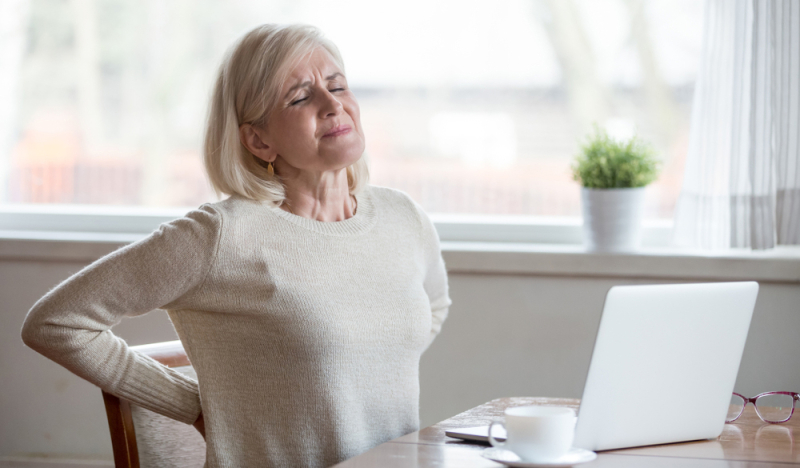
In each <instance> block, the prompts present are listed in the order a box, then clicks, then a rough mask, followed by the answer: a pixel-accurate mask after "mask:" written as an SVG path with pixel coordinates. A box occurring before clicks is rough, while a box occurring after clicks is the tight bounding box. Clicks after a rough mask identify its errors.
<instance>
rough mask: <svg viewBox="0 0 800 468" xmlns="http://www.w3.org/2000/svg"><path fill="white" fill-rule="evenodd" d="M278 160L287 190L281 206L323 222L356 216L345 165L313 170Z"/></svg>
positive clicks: (277, 170) (278, 168)
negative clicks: (306, 169) (324, 169)
mask: <svg viewBox="0 0 800 468" xmlns="http://www.w3.org/2000/svg"><path fill="white" fill-rule="evenodd" d="M276 163H277V164H276V165H275V169H276V172H277V173H278V174H279V175H280V177H281V181H282V182H283V185H284V187H285V189H286V200H285V201H284V202H283V204H282V205H281V209H283V210H285V211H288V212H290V213H292V214H294V215H297V216H301V217H303V218H308V219H313V220H316V221H323V222H334V221H344V220H346V219H348V218H351V217H353V216H354V215H355V210H356V205H355V198H354V197H353V196H352V195H350V187H349V185H348V183H347V170H346V169H345V168H342V169H337V170H334V171H324V172H312V171H302V170H299V169H297V168H294V167H291V166H290V165H288V164H286V163H285V162H283V161H276ZM281 163H283V164H281Z"/></svg>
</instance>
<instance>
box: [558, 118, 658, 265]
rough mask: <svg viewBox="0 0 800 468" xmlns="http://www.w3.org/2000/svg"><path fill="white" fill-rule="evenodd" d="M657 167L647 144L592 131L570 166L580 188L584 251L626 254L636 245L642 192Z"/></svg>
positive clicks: (598, 130)
mask: <svg viewBox="0 0 800 468" xmlns="http://www.w3.org/2000/svg"><path fill="white" fill-rule="evenodd" d="M659 169H660V163H659V161H658V160H657V159H656V157H655V152H654V150H653V149H652V147H651V146H650V145H648V144H647V143H645V142H644V141H642V140H641V139H639V138H638V137H635V136H634V137H633V138H631V139H630V140H627V141H617V140H615V139H613V138H611V137H609V136H608V134H607V133H606V132H605V131H602V130H600V129H598V128H597V127H595V134H594V135H593V136H591V137H589V139H588V141H587V142H586V143H585V144H584V145H582V146H581V152H580V153H579V154H578V155H577V156H576V157H575V161H574V163H573V165H572V176H573V178H574V179H575V180H577V181H578V182H579V183H580V184H581V205H582V209H583V233H584V243H585V245H586V247H587V250H589V251H596V252H630V251H634V250H636V249H637V248H638V247H639V244H640V243H641V237H642V236H641V232H642V230H641V218H642V208H643V205H644V189H645V186H646V185H647V184H649V183H650V182H652V181H654V180H655V179H656V177H657V176H658V172H659Z"/></svg>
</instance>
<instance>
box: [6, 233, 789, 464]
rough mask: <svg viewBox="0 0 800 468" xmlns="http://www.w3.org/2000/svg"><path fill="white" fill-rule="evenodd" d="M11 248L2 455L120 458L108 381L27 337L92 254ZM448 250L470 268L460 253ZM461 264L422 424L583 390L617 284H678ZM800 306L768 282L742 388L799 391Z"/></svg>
mask: <svg viewBox="0 0 800 468" xmlns="http://www.w3.org/2000/svg"><path fill="white" fill-rule="evenodd" d="M0 250H2V249H0ZM0 253H3V255H0V298H1V299H2V301H0V457H3V456H25V455H37V454H38V455H47V456H66V457H81V458H87V457H88V458H92V457H94V458H105V459H111V441H110V438H109V435H108V427H107V424H106V418H105V410H104V408H103V404H102V399H101V396H100V390H99V389H98V388H96V387H94V386H92V385H91V384H89V383H87V382H85V381H83V380H81V379H79V378H78V377H76V376H74V375H72V374H71V373H69V372H68V371H67V370H65V369H63V368H61V367H60V366H58V365H57V364H54V363H52V362H51V361H49V360H47V359H46V358H44V357H42V356H40V355H39V354H37V353H36V352H34V351H32V350H30V349H28V348H26V347H25V346H24V344H23V343H22V340H21V339H20V336H19V330H20V327H21V325H22V321H23V319H24V317H25V314H26V313H27V311H28V310H29V309H30V307H31V306H32V305H33V303H34V302H35V301H36V300H37V299H38V298H39V297H41V296H42V295H43V294H44V293H45V292H47V290H48V289H49V288H51V287H53V286H55V285H56V284H57V283H58V282H59V281H61V280H63V279H65V278H66V277H67V276H69V275H70V274H71V273H73V272H75V271H77V270H79V269H80V268H81V267H82V266H83V265H85V264H87V263H88V260H85V261H74V260H63V258H65V256H64V255H61V256H58V257H54V260H46V259H42V258H38V259H35V258H28V259H24V258H17V259H14V255H13V254H9V250H3V252H0ZM66 257H69V255H67V256H66ZM57 258H61V259H62V260H58V259H57ZM445 259H446V261H447V263H448V265H451V264H452V265H456V266H458V265H459V261H458V259H457V258H450V256H449V254H446V255H445ZM455 270H456V271H455V272H452V273H451V276H450V284H451V296H452V298H453V307H452V308H451V311H450V317H449V318H448V320H447V322H446V323H445V326H444V328H443V331H442V334H441V335H440V336H439V338H438V339H437V341H436V342H435V343H434V344H433V345H432V346H431V348H430V349H429V350H428V352H427V353H426V354H425V355H424V356H423V360H422V368H421V387H422V401H421V406H422V410H421V411H422V414H421V417H422V422H423V425H429V424H432V423H434V422H437V421H439V420H442V419H444V418H446V417H449V416H452V415H454V414H456V413H458V412H461V411H463V410H465V409H468V408H470V407H473V406H475V405H477V404H480V403H484V402H486V401H488V400H491V399H493V398H498V397H505V396H563V397H580V394H581V392H582V389H583V381H584V375H585V372H586V369H587V367H588V363H589V358H590V354H591V350H592V346H593V344H594V335H595V332H596V329H597V325H598V320H599V314H600V310H601V307H602V303H603V299H604V296H605V293H606V291H607V290H608V288H610V287H611V286H613V285H615V284H633V283H656V282H677V281H679V279H676V278H675V277H674V275H670V276H669V278H666V279H658V278H655V277H651V278H649V279H631V278H625V277H624V276H621V275H619V273H618V272H617V273H615V275H616V277H615V278H608V277H606V278H604V277H601V276H592V277H587V276H584V277H578V276H563V274H559V275H557V276H556V275H544V276H543V275H533V274H524V273H516V274H502V273H495V274H473V273H463V272H459V271H465V270H464V269H463V268H458V267H457V268H455ZM798 273H800V271H799V272H798ZM687 276H690V277H692V275H691V273H690V272H687ZM798 305H800V282H797V281H790V282H765V281H762V282H761V290H760V293H759V299H758V302H757V304H756V312H755V315H754V319H753V324H752V327H751V331H750V336H749V338H748V343H747V346H746V349H745V355H744V359H743V362H742V367H741V370H740V374H739V380H738V383H737V389H738V390H739V391H741V392H742V393H744V394H755V393H757V392H760V391H766V390H792V391H798V389H800V374H798V372H796V370H795V369H796V366H797V364H796V358H797V356H800V344H798V340H796V334H797V331H798V330H800V310H798ZM114 331H115V333H117V334H118V335H120V336H121V337H123V338H124V339H125V340H126V341H127V342H128V344H130V345H137V344H144V343H148V342H155V341H164V340H172V339H177V337H176V335H175V333H174V331H173V330H172V327H171V325H170V323H169V321H168V320H167V317H166V314H165V313H163V312H160V311H155V312H151V313H149V314H146V315H144V316H142V317H138V318H132V319H128V320H126V321H124V322H123V323H122V324H120V325H119V326H118V327H117V328H115V330H114Z"/></svg>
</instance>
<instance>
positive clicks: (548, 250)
mask: <svg viewBox="0 0 800 468" xmlns="http://www.w3.org/2000/svg"><path fill="white" fill-rule="evenodd" d="M145 236H146V234H125V233H88V232H57V231H17V230H8V231H0V260H4V261H14V260H17V261H49V262H82V263H89V262H92V261H94V260H97V259H98V258H100V257H102V256H104V255H107V254H108V253H110V252H112V251H114V250H116V249H118V248H120V247H122V246H124V245H126V244H128V243H130V242H134V241H136V240H139V239H141V238H143V237H145ZM442 254H443V256H444V259H445V263H446V265H447V270H448V271H449V272H450V273H456V274H508V275H535V276H571V277H616V278H653V279H656V278H658V279H675V280H699V281H740V280H755V281H766V282H778V283H800V247H787V246H782V247H778V248H776V249H772V250H768V251H747V250H729V251H720V252H706V251H691V250H685V249H675V248H666V247H647V246H646V247H644V248H643V249H642V250H640V251H638V252H635V253H629V254H601V253H590V252H586V251H585V249H584V248H583V246H582V245H580V244H575V243H573V244H544V243H529V242H528V243H522V242H476V241H448V240H444V241H443V242H442Z"/></svg>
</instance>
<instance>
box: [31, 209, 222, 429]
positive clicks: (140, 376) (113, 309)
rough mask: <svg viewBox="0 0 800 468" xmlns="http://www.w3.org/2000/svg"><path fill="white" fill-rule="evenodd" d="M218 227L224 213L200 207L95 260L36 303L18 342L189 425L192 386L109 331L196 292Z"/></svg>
mask: <svg viewBox="0 0 800 468" xmlns="http://www.w3.org/2000/svg"><path fill="white" fill-rule="evenodd" d="M221 228H222V217H221V214H220V213H219V212H218V211H216V210H215V209H214V208H213V207H211V206H209V205H203V206H201V207H200V208H198V209H196V210H193V211H191V212H190V213H188V214H187V215H186V216H185V217H183V218H179V219H177V220H174V221H171V222H168V223H165V224H162V225H161V226H160V227H159V228H158V229H157V230H156V231H154V232H153V233H151V234H150V235H149V236H147V237H146V238H144V239H142V240H140V241H137V242H134V243H132V244H129V245H127V246H125V247H122V248H120V249H118V250H116V251H114V252H112V253H111V254H109V255H107V256H105V257H103V258H101V259H99V260H97V261H96V262H94V263H92V264H91V265H89V266H87V267H86V268H84V269H83V270H81V271H79V272H78V273H76V274H74V275H72V276H71V277H69V278H68V279H66V280H65V281H64V282H62V283H61V284H59V285H58V286H56V287H55V288H54V289H53V290H51V291H50V292H48V293H47V294H46V295H45V296H43V297H42V298H41V299H39V300H38V301H37V302H36V303H35V304H34V305H33V308H31V310H30V311H29V312H28V315H27V316H26V317H25V322H24V324H23V326H22V340H23V341H24V342H25V344H26V345H28V346H29V347H31V348H32V349H34V350H35V351H37V352H39V353H41V354H42V355H44V356H45V357H47V358H48V359H51V360H53V361H55V362H56V363H58V364H60V365H62V366H64V367H66V368H67V369H68V370H70V371H71V372H73V373H75V374H76V375H78V376H80V377H82V378H83V379H86V380H88V381H89V382H91V383H93V384H95V385H97V386H98V387H100V388H102V389H103V390H105V391H106V392H108V393H111V394H113V395H116V396H118V397H121V398H125V399H127V400H129V401H131V402H133V403H135V404H137V405H139V406H141V407H143V408H146V409H149V410H151V411H154V412H156V413H159V414H162V415H164V416H167V417H169V418H172V419H175V420H178V421H181V422H184V423H187V424H191V423H193V422H194V421H195V420H196V419H197V417H198V415H199V414H200V411H201V407H200V398H199V389H198V385H197V382H196V381H195V380H193V379H190V378H188V377H186V376H184V375H183V374H181V373H179V372H176V371H174V370H171V369H169V368H167V367H166V366H163V365H161V364H160V363H158V362H157V361H155V360H154V359H152V358H149V357H147V356H145V355H143V354H141V353H137V352H134V351H131V350H130V349H129V348H128V345H127V344H126V343H125V341H124V340H122V339H121V338H119V337H117V336H115V335H114V334H113V333H112V332H111V327H113V326H114V325H116V324H118V323H119V322H120V321H121V320H122V319H123V318H124V317H126V316H127V317H131V316H136V315H142V314H144V313H146V312H148V311H151V310H153V309H157V308H161V307H164V306H168V305H170V304H172V303H176V302H177V301H179V300H181V299H185V298H186V297H188V296H189V295H191V294H192V292H193V291H195V290H197V289H199V288H200V287H201V286H202V283H203V280H204V279H205V277H206V275H207V274H208V272H209V270H210V268H211V266H212V265H213V262H214V258H215V256H216V251H217V248H218V244H219V239H220V232H221Z"/></svg>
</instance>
